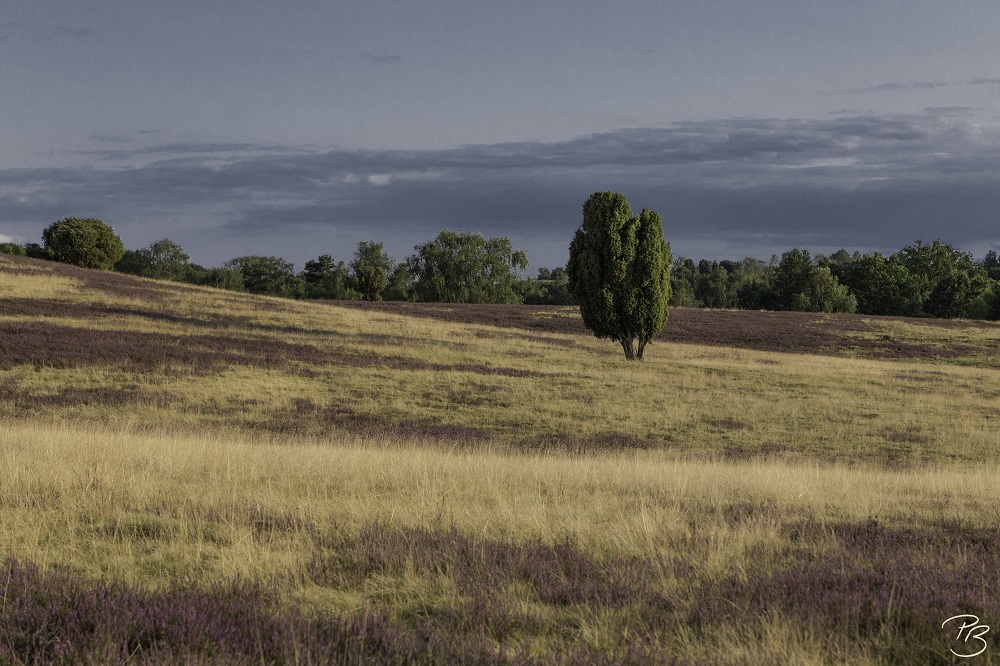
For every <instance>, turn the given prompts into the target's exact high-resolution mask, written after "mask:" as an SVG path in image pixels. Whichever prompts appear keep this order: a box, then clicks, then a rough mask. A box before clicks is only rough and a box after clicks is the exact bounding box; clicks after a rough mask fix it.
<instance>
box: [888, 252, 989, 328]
mask: <svg viewBox="0 0 1000 666" xmlns="http://www.w3.org/2000/svg"><path fill="white" fill-rule="evenodd" d="M898 254H899V260H900V262H902V264H903V266H905V267H906V270H907V272H908V273H909V274H910V278H911V280H912V282H911V285H912V288H913V291H914V293H915V294H916V295H917V297H918V301H919V303H920V309H919V311H918V312H917V314H918V315H920V316H925V317H941V318H952V317H965V316H968V315H969V314H970V313H971V311H972V309H973V307H974V306H975V304H976V303H977V302H978V301H979V300H980V299H981V298H982V296H983V295H984V294H985V293H986V292H987V291H988V290H989V288H990V283H989V278H988V276H987V274H986V271H985V270H984V269H983V267H982V266H980V265H978V264H976V263H975V262H974V261H973V260H972V255H970V254H968V253H965V252H961V251H960V250H957V249H955V248H954V247H952V246H951V245H949V244H946V243H942V242H941V241H940V240H935V241H934V242H933V243H931V244H930V245H928V244H926V243H924V242H922V241H919V240H918V241H916V242H915V243H914V244H913V245H907V246H906V247H904V248H903V249H902V250H900V251H899V253H898Z"/></svg>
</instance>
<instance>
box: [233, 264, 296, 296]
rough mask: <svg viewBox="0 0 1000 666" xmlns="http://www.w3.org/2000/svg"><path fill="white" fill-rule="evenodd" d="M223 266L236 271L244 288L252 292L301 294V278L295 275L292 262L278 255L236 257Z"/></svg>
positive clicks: (274, 294)
mask: <svg viewBox="0 0 1000 666" xmlns="http://www.w3.org/2000/svg"><path fill="white" fill-rule="evenodd" d="M223 267H224V268H228V269H230V270H234V271H237V272H238V273H239V274H240V277H241V278H242V279H243V287H244V289H246V290H247V291H249V292H250V293H252V294H266V295H268V296H284V297H286V298H300V297H301V296H302V295H303V291H304V290H303V285H302V280H301V279H299V277H298V276H297V275H295V272H294V270H293V266H292V264H290V263H289V262H287V261H285V260H284V259H281V258H279V257H265V256H247V257H237V258H236V259H230V260H229V261H227V262H226V263H225V264H223Z"/></svg>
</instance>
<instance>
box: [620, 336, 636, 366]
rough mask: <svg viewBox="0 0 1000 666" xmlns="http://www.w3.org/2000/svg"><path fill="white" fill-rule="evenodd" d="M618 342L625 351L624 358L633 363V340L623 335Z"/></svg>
mask: <svg viewBox="0 0 1000 666" xmlns="http://www.w3.org/2000/svg"><path fill="white" fill-rule="evenodd" d="M618 341H619V342H620V343H622V349H624V350H625V358H627V359H628V360H630V361H634V360H635V346H634V345H633V344H632V342H633V338H629V337H626V336H624V335H623V336H622V337H621V338H619V340H618Z"/></svg>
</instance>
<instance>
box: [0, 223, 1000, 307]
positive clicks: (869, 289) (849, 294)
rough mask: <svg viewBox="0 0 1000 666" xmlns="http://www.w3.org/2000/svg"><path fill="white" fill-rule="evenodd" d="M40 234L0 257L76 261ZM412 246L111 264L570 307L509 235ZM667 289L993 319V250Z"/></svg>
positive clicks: (728, 276)
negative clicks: (394, 253) (393, 252)
mask: <svg viewBox="0 0 1000 666" xmlns="http://www.w3.org/2000/svg"><path fill="white" fill-rule="evenodd" d="M72 220H73V221H74V222H81V221H80V220H76V219H75V218H72ZM67 221H68V220H67ZM67 221H63V222H67ZM63 222H60V223H56V224H54V225H53V227H55V226H56V225H59V224H62V223H63ZM85 222H93V223H96V224H102V225H103V223H100V222H99V221H96V220H87V221H85ZM50 229H52V227H50ZM46 232H47V233H48V232H49V230H46ZM48 238H49V237H48V236H46V239H47V243H46V244H44V245H40V244H37V243H29V244H27V245H18V244H13V243H5V244H0V253H5V254H15V255H23V256H31V257H36V258H41V259H57V260H60V259H61V260H63V261H70V262H71V263H76V262H75V261H74V260H72V259H64V258H62V256H64V255H60V254H59V252H58V248H55V247H52V246H50V243H49V242H48ZM52 242H55V241H52ZM119 243H120V241H119ZM414 249H415V253H414V254H413V255H411V256H409V257H407V258H406V259H405V260H404V261H396V260H395V259H393V258H392V257H390V256H388V255H387V254H386V253H385V252H384V250H383V244H382V243H378V242H374V241H364V242H361V243H359V244H358V246H357V248H356V250H355V252H354V255H353V257H352V259H351V260H350V261H349V262H346V263H345V262H344V261H343V260H340V261H337V260H334V258H333V256H332V255H329V254H323V255H320V256H318V257H317V258H316V259H313V260H310V261H307V262H306V263H305V266H304V267H303V269H302V270H301V271H299V272H296V271H295V270H294V266H293V265H292V264H291V263H289V262H287V261H285V260H284V259H281V258H280V257H274V256H244V257H237V258H235V259H232V260H230V261H227V262H226V263H224V264H223V265H222V266H221V267H217V268H205V267H203V266H199V265H197V264H194V263H191V262H190V257H189V255H188V254H187V253H186V252H185V251H184V249H183V248H182V247H181V246H180V245H178V244H177V243H174V242H173V241H171V240H169V239H163V240H160V241H157V242H155V243H152V244H151V245H149V246H148V247H145V248H142V249H139V250H124V249H122V253H121V254H120V257H119V258H118V259H116V260H115V261H114V263H113V264H111V267H112V268H113V270H115V271H118V272H121V273H127V274H132V275H139V276H143V277H151V278H158V279H165V280H175V281H179V282H188V283H192V284H198V285H207V286H212V287H218V288H222V289H231V290H235V291H247V292H251V293H255V294H265V295H272V296H283V297H288V298H300V299H334V300H361V299H365V300H397V301H425V302H447V303H527V304H543V305H572V304H574V303H573V297H572V296H571V295H570V291H569V280H568V276H567V274H566V270H565V269H564V268H562V267H558V268H551V269H550V268H540V269H538V271H537V274H536V275H535V276H534V277H523V275H522V274H523V271H524V270H525V269H526V268H527V266H528V258H527V255H526V253H525V252H523V251H520V250H517V249H515V248H514V247H513V244H512V242H511V240H510V239H509V238H505V237H504V238H497V237H494V238H484V237H483V236H482V235H479V234H473V233H464V232H451V231H442V232H441V233H440V234H438V236H437V237H436V238H435V239H434V240H432V241H428V242H426V243H423V244H421V245H417V246H416V247H415V248H414ZM72 256H77V255H72ZM81 265H84V264H81ZM670 282H671V288H672V293H671V298H670V305H672V306H680V307H706V308H737V309H745V310H797V311H805V312H847V313H859V314H871V315H897V316H911V317H939V318H956V317H961V318H969V319H990V320H998V319H1000V257H998V256H997V253H996V252H994V251H990V252H989V253H987V255H986V257H985V258H983V259H982V260H981V261H978V262H977V261H975V260H974V259H973V258H972V255H971V254H968V253H965V252H962V251H960V250H958V249H956V248H954V247H952V246H951V245H948V244H945V243H941V242H940V241H937V240H936V241H934V242H932V243H924V242H923V241H920V240H918V241H916V242H914V243H913V244H912V245H908V246H906V247H904V248H902V249H901V250H899V251H898V252H895V253H893V254H891V255H888V256H884V255H882V254H881V253H878V252H874V253H872V254H860V253H858V252H854V253H853V254H851V253H849V252H847V251H846V250H839V251H837V252H835V253H833V254H832V255H830V256H824V255H816V256H811V255H810V253H809V251H808V250H800V249H797V248H796V249H792V250H789V251H788V252H785V253H784V254H782V255H781V257H777V256H774V257H772V258H771V260H770V261H769V262H765V261H761V260H759V259H753V258H749V257H748V258H744V259H741V260H739V261H708V260H705V259H702V260H701V261H697V262H696V261H694V260H692V259H686V258H683V257H681V258H677V259H675V260H673V262H672V267H671V275H670Z"/></svg>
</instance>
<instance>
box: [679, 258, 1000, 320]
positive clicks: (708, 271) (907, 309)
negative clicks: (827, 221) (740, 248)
mask: <svg viewBox="0 0 1000 666" xmlns="http://www.w3.org/2000/svg"><path fill="white" fill-rule="evenodd" d="M670 278H671V285H672V287H673V294H672V297H671V301H670V304H671V305H675V306H687V307H709V308H739V309H744V310H797V311H804V312H848V313H855V312H856V313H859V314H869V315H894V316H904V317H938V318H944V319H950V318H956V317H962V318H969V319H993V320H996V319H1000V257H998V256H997V253H996V252H995V251H992V250H991V251H989V252H988V253H987V254H986V257H985V258H984V259H983V260H982V261H979V262H976V261H974V260H973V258H972V255H971V254H969V253H966V252H962V251H960V250H958V249H956V248H954V247H952V246H951V245H949V244H947V243H942V242H941V241H940V240H935V241H933V242H932V243H925V242H923V241H920V240H918V241H916V242H914V243H913V244H912V245H907V246H906V247H904V248H902V249H901V250H899V251H898V252H895V253H893V254H890V255H889V256H885V255H883V254H881V253H879V252H873V253H871V254H861V253H859V252H854V253H853V254H850V253H848V252H847V251H846V250H838V251H837V252H835V253H833V254H831V255H829V256H825V255H817V256H815V257H812V256H810V254H809V251H808V250H800V249H797V248H796V249H792V250H789V251H788V252H785V253H784V254H782V255H781V258H780V259H779V258H778V257H772V258H771V261H770V262H769V263H765V262H763V261H761V260H759V259H751V258H745V259H743V260H741V261H712V262H709V261H706V260H702V261H700V262H698V263H697V264H696V263H695V262H694V261H693V260H691V259H683V258H681V259H678V260H677V261H675V262H674V265H673V267H672V270H671V276H670Z"/></svg>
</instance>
